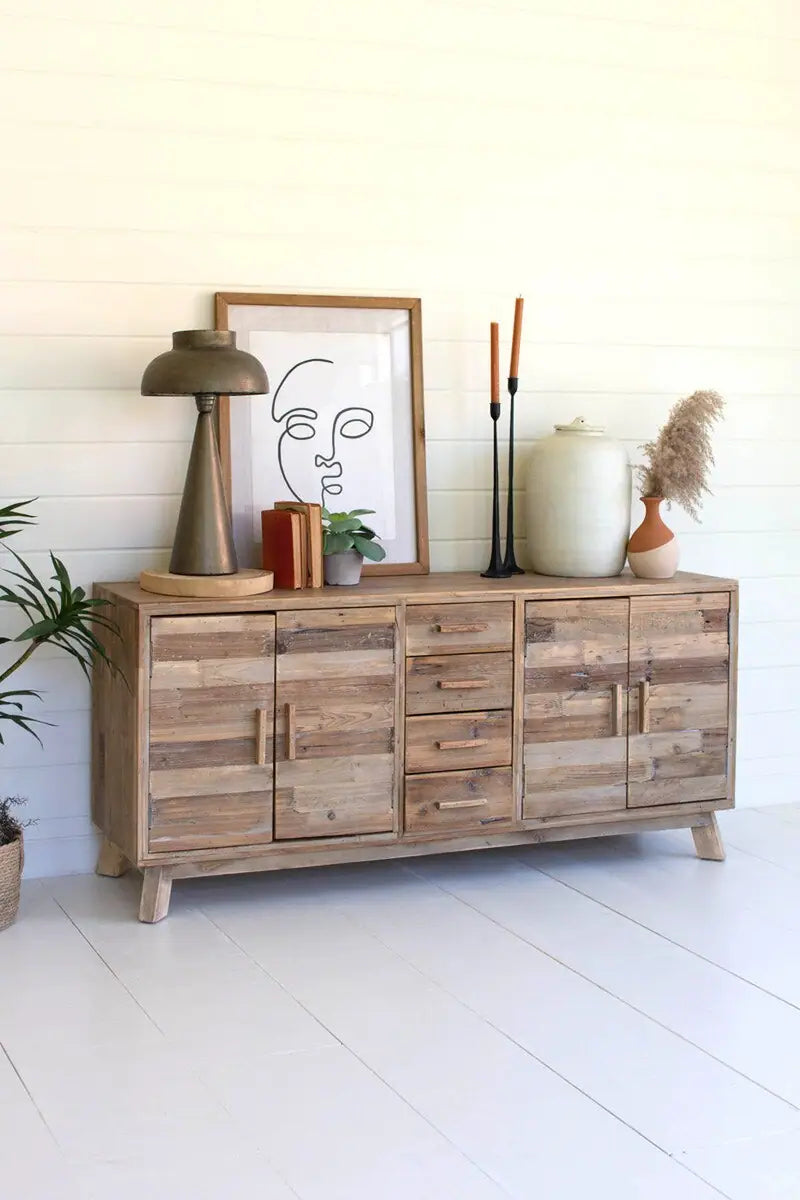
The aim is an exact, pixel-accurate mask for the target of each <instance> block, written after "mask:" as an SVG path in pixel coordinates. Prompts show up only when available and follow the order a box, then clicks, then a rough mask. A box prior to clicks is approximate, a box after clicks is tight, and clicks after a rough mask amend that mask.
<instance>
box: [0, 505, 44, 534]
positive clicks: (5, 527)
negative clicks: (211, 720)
mask: <svg viewBox="0 0 800 1200" xmlns="http://www.w3.org/2000/svg"><path fill="white" fill-rule="evenodd" d="M32 503H33V501H32V500H19V501H17V502H16V503H14V504H6V505H5V507H4V508H0V542H2V541H4V540H5V539H6V538H9V537H11V536H12V534H15V533H19V531H20V529H24V528H25V526H26V525H35V524H36V518H35V517H34V515H33V513H29V512H25V506H26V505H28V504H32Z"/></svg>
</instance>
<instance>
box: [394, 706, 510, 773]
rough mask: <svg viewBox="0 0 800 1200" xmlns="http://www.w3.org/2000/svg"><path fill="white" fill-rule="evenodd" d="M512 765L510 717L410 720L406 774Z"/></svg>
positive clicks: (484, 715) (502, 714)
mask: <svg viewBox="0 0 800 1200" xmlns="http://www.w3.org/2000/svg"><path fill="white" fill-rule="evenodd" d="M510 762H511V713H510V711H506V712H473V713H463V714H459V715H447V716H431V717H409V718H408V719H407V721H406V771H407V772H408V773H409V774H415V773H416V772H418V771H461V770H466V769H467V768H469V767H502V766H506V765H507V764H509V763H510Z"/></svg>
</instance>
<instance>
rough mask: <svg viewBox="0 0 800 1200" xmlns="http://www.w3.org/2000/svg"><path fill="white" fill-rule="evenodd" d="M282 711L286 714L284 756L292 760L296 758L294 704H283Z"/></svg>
mask: <svg viewBox="0 0 800 1200" xmlns="http://www.w3.org/2000/svg"><path fill="white" fill-rule="evenodd" d="M284 711H285V714H286V758H287V761H288V762H294V760H295V759H296V758H297V724H296V722H295V712H294V705H293V704H287V705H285V708H284Z"/></svg>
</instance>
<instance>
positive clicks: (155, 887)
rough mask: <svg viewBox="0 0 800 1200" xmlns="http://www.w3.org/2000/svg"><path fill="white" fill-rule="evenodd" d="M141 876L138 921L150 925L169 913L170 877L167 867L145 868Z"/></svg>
mask: <svg viewBox="0 0 800 1200" xmlns="http://www.w3.org/2000/svg"><path fill="white" fill-rule="evenodd" d="M143 874H144V879H143V881H142V899H141V903H140V904H139V920H140V921H145V922H147V924H149V925H152V924H154V923H155V922H156V921H162V920H163V919H164V917H165V916H166V915H167V913H168V912H169V898H170V893H171V892H172V875H171V873H170V870H169V868H168V867H146V868H145V870H144V872H143Z"/></svg>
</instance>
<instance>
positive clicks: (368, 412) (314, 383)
mask: <svg viewBox="0 0 800 1200" xmlns="http://www.w3.org/2000/svg"><path fill="white" fill-rule="evenodd" d="M311 340H312V339H310V338H309V335H308V334H307V333H306V332H304V331H298V330H274V331H267V330H264V331H262V330H254V331H253V332H251V334H250V348H251V352H254V353H255V354H256V355H257V356H258V358H260V360H261V361H262V362H264V363H267V362H268V363H269V364H270V370H271V371H272V378H273V379H275V380H276V386H275V388H274V391H272V393H271V395H269V396H265V397H254V398H253V400H252V401H251V409H250V413H251V429H252V442H253V444H255V445H257V446H259V447H260V451H259V453H258V455H257V457H256V459H255V461H254V469H253V480H252V495H253V520H254V534H257V533H258V530H257V529H255V523H256V517H258V520H259V521H260V511H261V509H262V508H267V507H269V506H270V505H271V504H274V502H275V500H278V499H280V498H281V497H282V496H283V497H285V498H289V497H291V498H293V499H296V500H301V501H303V502H305V503H309V502H314V503H316V504H322V505H323V507H325V508H328V509H330V510H331V511H337V510H341V509H345V510H350V509H353V508H371V509H374V510H375V513H376V516H375V528H376V529H377V530H378V532H379V534H380V535H381V536H383V537H387V538H393V537H395V530H396V524H397V504H396V484H395V470H394V463H395V441H396V439H395V424H394V411H395V408H396V405H395V403H394V397H395V388H396V372H395V370H394V368H393V351H392V344H391V336H390V335H389V334H382V335H376V334H374V333H367V332H363V331H360V330H356V331H347V332H345V333H338V332H334V331H331V330H321V331H319V332H318V333H317V334H316V335H315V336H314V337H313V343H314V344H313V347H312V346H309V341H311Z"/></svg>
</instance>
